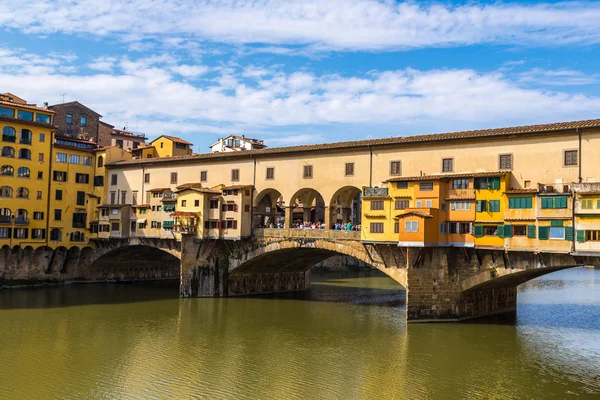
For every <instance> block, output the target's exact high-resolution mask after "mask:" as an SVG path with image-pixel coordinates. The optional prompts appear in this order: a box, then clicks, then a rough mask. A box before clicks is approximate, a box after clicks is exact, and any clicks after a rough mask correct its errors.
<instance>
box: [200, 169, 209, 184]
mask: <svg viewBox="0 0 600 400" xmlns="http://www.w3.org/2000/svg"><path fill="white" fill-rule="evenodd" d="M207 177H208V171H200V182H206V180H207Z"/></svg>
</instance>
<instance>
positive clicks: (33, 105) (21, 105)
mask: <svg viewBox="0 0 600 400" xmlns="http://www.w3.org/2000/svg"><path fill="white" fill-rule="evenodd" d="M0 104H2V105H6V106H11V107H16V108H26V109H28V110H37V111H43V112H47V113H48V114H54V111H52V110H49V109H47V108H44V107H38V106H36V105H35V104H19V103H14V102H12V101H4V100H0Z"/></svg>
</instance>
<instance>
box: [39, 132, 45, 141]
mask: <svg viewBox="0 0 600 400" xmlns="http://www.w3.org/2000/svg"><path fill="white" fill-rule="evenodd" d="M45 141H46V134H45V133H40V142H41V143H43V142H45Z"/></svg>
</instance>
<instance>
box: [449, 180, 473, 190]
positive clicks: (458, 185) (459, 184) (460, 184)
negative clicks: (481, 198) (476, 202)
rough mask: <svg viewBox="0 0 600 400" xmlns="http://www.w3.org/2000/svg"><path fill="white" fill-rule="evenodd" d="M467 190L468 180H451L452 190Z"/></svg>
mask: <svg viewBox="0 0 600 400" xmlns="http://www.w3.org/2000/svg"><path fill="white" fill-rule="evenodd" d="M468 188H469V180H468V179H453V180H452V189H468Z"/></svg>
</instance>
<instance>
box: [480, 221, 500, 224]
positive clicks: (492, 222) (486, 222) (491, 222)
mask: <svg viewBox="0 0 600 400" xmlns="http://www.w3.org/2000/svg"><path fill="white" fill-rule="evenodd" d="M475 223H476V224H503V223H504V221H475Z"/></svg>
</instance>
